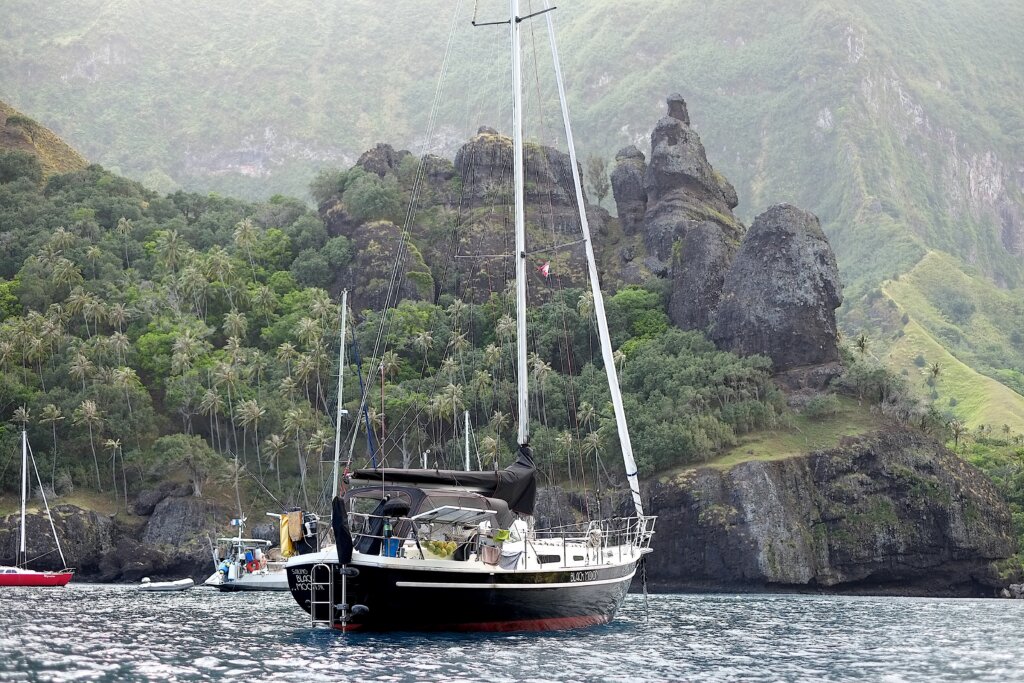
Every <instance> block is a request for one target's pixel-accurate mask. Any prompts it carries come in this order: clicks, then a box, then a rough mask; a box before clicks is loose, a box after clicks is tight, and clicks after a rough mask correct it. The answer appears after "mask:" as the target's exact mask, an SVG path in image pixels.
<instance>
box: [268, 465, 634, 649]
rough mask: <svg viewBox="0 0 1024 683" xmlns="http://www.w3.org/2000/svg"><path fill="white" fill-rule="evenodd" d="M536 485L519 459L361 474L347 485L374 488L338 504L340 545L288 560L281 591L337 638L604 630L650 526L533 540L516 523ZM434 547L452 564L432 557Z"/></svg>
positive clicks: (608, 525) (588, 529)
mask: <svg viewBox="0 0 1024 683" xmlns="http://www.w3.org/2000/svg"><path fill="white" fill-rule="evenodd" d="M534 477H535V468H534V463H533V458H532V454H531V452H530V450H529V448H528V447H526V448H522V449H520V456H519V459H518V460H517V462H516V463H514V464H513V465H511V466H509V467H508V468H506V469H504V470H501V471H499V472H462V471H452V470H397V469H379V470H359V471H357V472H356V473H355V474H354V475H353V480H354V481H356V482H360V483H362V482H366V483H368V484H369V483H370V482H373V485H368V486H361V487H358V488H354V489H352V490H351V491H349V492H348V494H346V496H345V498H344V500H341V499H336V502H335V510H334V514H333V515H332V518H333V525H334V534H335V538H336V539H340V542H339V543H338V544H337V546H335V547H329V548H327V549H325V550H324V551H322V552H319V553H310V554H308V555H303V556H301V557H296V558H292V559H291V560H289V562H288V565H287V569H286V570H287V573H288V588H289V590H290V591H291V593H292V595H293V597H294V598H295V600H296V602H298V603H299V605H301V606H302V607H303V608H304V609H305V610H306V611H307V612H308V613H309V614H310V616H311V619H312V621H313V622H314V623H318V624H324V625H330V626H333V627H335V628H341V629H346V630H355V629H361V630H445V631H530V630H552V629H565V628H578V627H583V626H593V625H597V624H603V623H607V622H608V621H610V620H611V619H612V617H614V616H615V613H616V612H617V611H618V609H619V607H620V606H621V605H622V601H623V599H624V598H625V596H626V593H627V592H628V590H629V586H630V582H631V580H632V578H633V576H634V574H635V573H636V569H637V564H638V562H639V561H640V560H641V558H642V557H643V555H644V554H646V553H647V552H648V549H647V547H646V546H647V541H648V540H649V538H650V535H651V533H652V531H653V518H650V517H646V518H625V519H617V520H606V521H604V522H591V523H587V524H586V525H583V526H581V527H578V528H562V529H557V530H549V531H548V532H539V531H537V530H531V529H529V528H528V525H527V524H526V523H525V522H524V521H523V520H521V519H516V513H518V514H521V515H530V514H532V513H533V506H534V499H535V496H536V483H535V479H534ZM374 480H376V481H374ZM396 480H397V481H396ZM378 481H379V482H380V483H377V482H378ZM371 507H372V510H371V511H370V512H365V513H364V512H360V510H369V509H370V508H371ZM349 510H351V512H349ZM505 527H509V528H510V531H509V533H508V537H507V538H506V537H505V534H504V533H503V532H502V529H503V528H505ZM350 528H351V529H354V530H355V535H354V537H353V531H351V530H350ZM442 538H443V539H449V540H446V541H441V542H440V543H441V546H443V545H444V544H445V543H447V544H448V545H447V548H449V549H451V552H450V554H447V555H438V554H437V553H436V552H433V551H432V550H431V549H432V548H438V547H439V545H438V543H439V541H438V540H437V539H442Z"/></svg>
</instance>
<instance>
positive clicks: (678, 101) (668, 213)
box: [644, 95, 743, 269]
mask: <svg viewBox="0 0 1024 683" xmlns="http://www.w3.org/2000/svg"><path fill="white" fill-rule="evenodd" d="M668 110H669V113H668V115H667V116H665V117H662V119H661V120H659V121H658V123H657V124H656V125H655V127H654V131H653V132H652V133H651V160H650V163H649V164H648V166H647V171H646V173H645V175H644V188H645V189H646V190H647V213H646V214H645V216H644V242H645V244H646V246H647V253H648V255H649V256H654V257H656V258H657V259H658V260H659V261H661V262H662V263H664V264H665V268H666V269H667V267H668V265H669V263H670V262H671V259H672V248H673V244H674V243H675V241H676V240H677V239H683V238H685V236H686V232H687V231H688V230H689V229H690V228H692V227H696V225H698V224H699V223H702V222H706V221H710V222H712V223H714V224H716V225H718V226H719V228H720V229H721V230H722V231H723V232H724V233H725V234H726V236H727V237H728V238H729V239H731V240H734V241H738V240H739V239H740V238H741V237H742V235H743V226H742V224H741V223H740V222H739V221H737V220H736V218H735V217H734V216H733V215H732V209H734V208H735V207H736V206H737V204H739V202H738V200H737V198H736V190H734V189H733V187H732V185H730V184H729V181H728V180H726V179H725V178H724V177H723V176H722V175H721V174H719V173H718V172H716V171H715V170H714V169H713V168H711V164H709V163H708V159H707V154H706V153H705V152H704V145H702V144H701V141H700V137H699V136H698V135H697V133H696V132H695V131H694V130H693V129H692V128H690V123H689V121H690V117H689V115H688V114H687V112H686V103H685V102H684V101H683V98H682V97H681V96H679V95H672V96H670V97H669V98H668Z"/></svg>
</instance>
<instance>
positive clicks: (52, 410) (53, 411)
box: [39, 403, 64, 490]
mask: <svg viewBox="0 0 1024 683" xmlns="http://www.w3.org/2000/svg"><path fill="white" fill-rule="evenodd" d="M63 419H64V415H63V414H62V413H61V412H60V408H58V407H57V406H56V405H54V404H53V403H47V404H46V405H45V406H43V414H42V416H41V417H40V418H39V422H41V423H42V424H48V425H50V431H51V432H52V433H53V453H52V455H51V458H50V461H51V462H50V488H51V489H54V490H56V486H55V482H56V480H57V423H58V422H61V421H62V420H63Z"/></svg>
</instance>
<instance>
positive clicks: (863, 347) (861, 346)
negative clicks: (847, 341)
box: [853, 332, 868, 356]
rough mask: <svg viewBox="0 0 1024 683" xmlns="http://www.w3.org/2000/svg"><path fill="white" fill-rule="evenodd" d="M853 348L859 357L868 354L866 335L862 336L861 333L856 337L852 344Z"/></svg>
mask: <svg viewBox="0 0 1024 683" xmlns="http://www.w3.org/2000/svg"><path fill="white" fill-rule="evenodd" d="M853 347H854V348H855V349H857V351H859V352H860V355H861V356H863V355H864V354H866V353H867V352H868V337H867V335H866V334H864V333H863V332H861V333H860V335H859V336H858V337H857V339H856V340H855V341H854V342H853Z"/></svg>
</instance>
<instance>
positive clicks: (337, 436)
mask: <svg viewBox="0 0 1024 683" xmlns="http://www.w3.org/2000/svg"><path fill="white" fill-rule="evenodd" d="M347 313H348V290H347V289H345V290H342V292H341V335H340V337H341V343H340V344H339V347H340V348H339V349H338V410H337V412H336V413H335V419H334V488H333V489H331V495H334V496H336V495H338V463H339V461H340V460H341V416H342V415H344V414H345V410H343V409H342V407H341V389H342V385H343V384H344V372H345V322H346V321H345V315H346V314H347Z"/></svg>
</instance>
